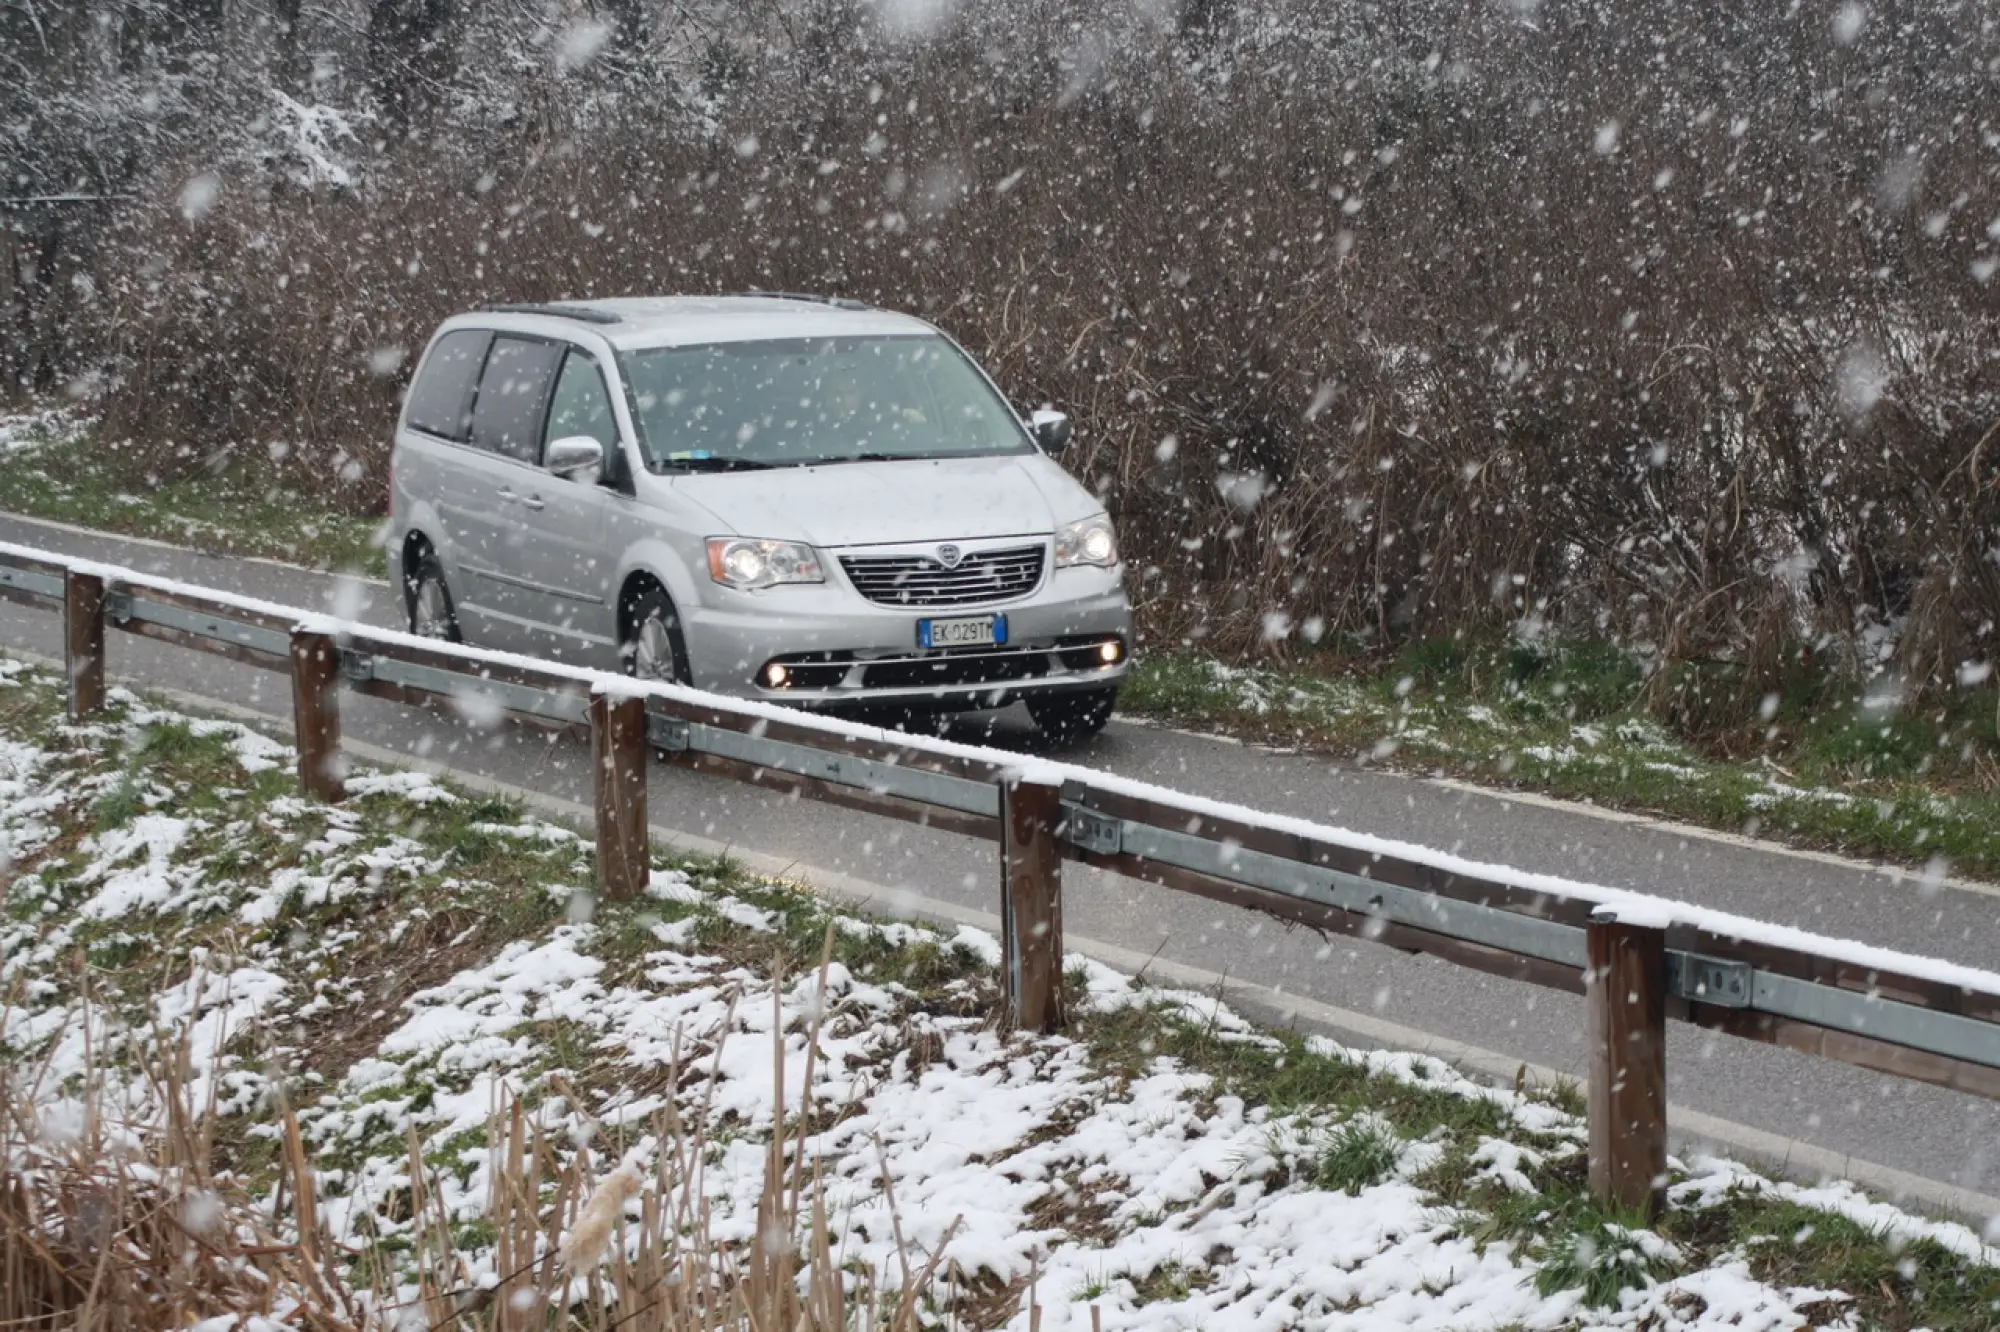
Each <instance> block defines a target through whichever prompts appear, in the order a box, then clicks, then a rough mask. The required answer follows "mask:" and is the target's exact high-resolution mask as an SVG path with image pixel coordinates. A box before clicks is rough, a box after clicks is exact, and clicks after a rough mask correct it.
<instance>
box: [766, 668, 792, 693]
mask: <svg viewBox="0 0 2000 1332" xmlns="http://www.w3.org/2000/svg"><path fill="white" fill-rule="evenodd" d="M791 682H792V673H791V672H790V671H788V670H786V669H785V668H784V667H783V666H781V665H779V664H778V663H777V662H775V661H774V662H772V663H771V664H770V665H769V666H766V667H765V668H764V684H765V685H766V686H767V687H768V688H771V689H783V688H784V687H785V686H786V685H788V684H790V683H791Z"/></svg>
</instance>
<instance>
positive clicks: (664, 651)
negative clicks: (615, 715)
mask: <svg viewBox="0 0 2000 1332" xmlns="http://www.w3.org/2000/svg"><path fill="white" fill-rule="evenodd" d="M619 618H620V620H621V621H622V622H623V625H624V638H623V640H622V641H621V642H620V644H619V648H618V657H619V660H620V661H621V662H622V663H623V664H624V667H625V673H626V674H627V675H633V676H637V677H638V678H639V679H641V680H664V681H666V682H667V683H669V684H689V683H691V680H690V673H689V671H688V665H687V648H686V647H685V646H684V645H683V643H682V639H681V617H680V613H679V612H678V611H676V610H675V609H674V603H673V601H672V600H671V599H670V598H668V596H667V594H666V593H665V592H664V591H662V590H661V589H660V588H658V587H652V586H648V587H642V588H640V589H639V590H638V591H636V592H634V593H632V594H631V596H630V597H629V598H628V599H627V600H626V602H625V606H624V614H623V615H622V616H620V617H619Z"/></svg>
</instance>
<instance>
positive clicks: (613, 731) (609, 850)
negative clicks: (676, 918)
mask: <svg viewBox="0 0 2000 1332" xmlns="http://www.w3.org/2000/svg"><path fill="white" fill-rule="evenodd" d="M590 756H591V760H592V763H591V769H592V772H593V773H594V774H595V777H594V780H595V783H596V790H597V892H598V896H599V897H600V898H602V899H603V900H604V901H607V902H629V901H632V900H634V899H636V898H638V897H639V896H640V895H641V894H643V893H644V892H645V891H646V884H647V881H648V879H649V878H650V876H651V874H652V849H651V847H650V846H649V845H648V844H647V841H646V700H645V699H643V698H615V697H613V696H611V695H609V694H604V693H599V692H592V694H591V696H590Z"/></svg>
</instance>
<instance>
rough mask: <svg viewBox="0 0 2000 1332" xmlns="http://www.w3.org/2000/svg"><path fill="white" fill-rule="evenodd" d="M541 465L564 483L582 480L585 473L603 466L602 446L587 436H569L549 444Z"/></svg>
mask: <svg viewBox="0 0 2000 1332" xmlns="http://www.w3.org/2000/svg"><path fill="white" fill-rule="evenodd" d="M542 465H543V466H544V467H546V468H548V469H549V471H551V472H553V473H555V474H556V475H557V476H559V477H562V478H563V479H564V480H566V481H577V480H581V479H583V474H584V473H585V472H595V471H599V470H601V469H602V468H603V466H604V446H603V445H602V444H599V443H598V442H597V441H596V440H594V439H592V438H591V437H590V436H589V435H569V436H565V437H564V438H562V439H558V440H554V441H552V442H551V443H550V444H549V451H548V457H547V458H545V459H544V460H543V462H542Z"/></svg>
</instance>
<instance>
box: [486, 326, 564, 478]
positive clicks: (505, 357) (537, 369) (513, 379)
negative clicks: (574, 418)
mask: <svg viewBox="0 0 2000 1332" xmlns="http://www.w3.org/2000/svg"><path fill="white" fill-rule="evenodd" d="M562 353H563V349H562V348H561V347H559V346H557V345H556V344H554V343H552V342H534V341H530V340H529V339H527V338H510V337H507V336H505V335H504V334H503V335H502V336H499V337H496V338H494V339H493V350H492V351H491V352H489V353H487V356H486V373H485V374H483V375H481V376H480V379H479V396H478V398H477V399H475V400H474V402H473V405H472V443H473V445H474V446H475V447H477V448H482V449H488V450H491V451H492V452H494V453H497V454H500V455H501V456H502V457H507V458H513V459H516V460H518V461H520V462H526V463H538V462H540V461H541V460H542V418H543V415H544V413H545V412H546V411H547V408H548V404H549V385H550V383H551V382H552V381H553V380H554V379H555V377H556V363H557V362H558V361H559V360H561V359H562Z"/></svg>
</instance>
